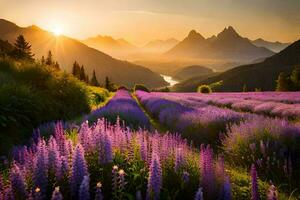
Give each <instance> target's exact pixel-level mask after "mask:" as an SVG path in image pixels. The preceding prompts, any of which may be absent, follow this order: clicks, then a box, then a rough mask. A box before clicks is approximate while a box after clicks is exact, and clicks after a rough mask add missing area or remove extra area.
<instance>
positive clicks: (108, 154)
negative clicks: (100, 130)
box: [99, 135, 113, 164]
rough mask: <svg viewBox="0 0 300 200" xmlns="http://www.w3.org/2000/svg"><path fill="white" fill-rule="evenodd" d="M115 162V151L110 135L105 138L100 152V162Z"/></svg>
mask: <svg viewBox="0 0 300 200" xmlns="http://www.w3.org/2000/svg"><path fill="white" fill-rule="evenodd" d="M112 161H113V150H112V144H111V140H110V138H109V136H108V135H105V136H104V137H103V142H102V146H101V147H100V152H99V162H100V163H101V164H106V163H111V162H112Z"/></svg>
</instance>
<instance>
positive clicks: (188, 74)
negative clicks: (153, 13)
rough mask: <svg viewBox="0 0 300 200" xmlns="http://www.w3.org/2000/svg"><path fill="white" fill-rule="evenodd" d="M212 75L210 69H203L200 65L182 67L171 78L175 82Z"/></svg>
mask: <svg viewBox="0 0 300 200" xmlns="http://www.w3.org/2000/svg"><path fill="white" fill-rule="evenodd" d="M212 73H213V70H212V69H210V68H207V67H203V66H200V65H192V66H187V67H183V68H182V69H180V70H178V71H177V72H176V73H175V75H174V77H173V78H174V79H177V80H187V79H190V78H193V77H198V76H205V75H209V74H212Z"/></svg>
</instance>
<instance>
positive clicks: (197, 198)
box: [195, 187, 203, 200]
mask: <svg viewBox="0 0 300 200" xmlns="http://www.w3.org/2000/svg"><path fill="white" fill-rule="evenodd" d="M195 200H203V192H202V188H201V187H200V188H199V189H198V190H197V193H196V195H195Z"/></svg>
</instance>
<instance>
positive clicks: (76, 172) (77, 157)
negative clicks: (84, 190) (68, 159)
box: [71, 143, 88, 196]
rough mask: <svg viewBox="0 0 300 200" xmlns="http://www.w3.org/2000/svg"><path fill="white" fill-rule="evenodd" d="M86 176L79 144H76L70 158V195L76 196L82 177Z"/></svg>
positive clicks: (84, 162) (82, 153)
mask: <svg viewBox="0 0 300 200" xmlns="http://www.w3.org/2000/svg"><path fill="white" fill-rule="evenodd" d="M87 174H88V171H87V165H86V161H85V158H84V151H83V148H82V146H81V144H79V143H78V144H77V145H76V148H75V151H74V154H73V158H72V174H71V190H72V195H73V196H77V193H78V191H79V187H80V184H81V182H82V181H83V177H84V176H86V175H87Z"/></svg>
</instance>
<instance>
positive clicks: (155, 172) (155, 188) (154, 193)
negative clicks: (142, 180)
mask: <svg viewBox="0 0 300 200" xmlns="http://www.w3.org/2000/svg"><path fill="white" fill-rule="evenodd" d="M161 188H162V169H161V166H160V161H159V157H158V155H157V154H156V153H153V154H152V159H151V165H150V169H149V179H148V188H147V199H154V200H157V199H159V198H160V190H161Z"/></svg>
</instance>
